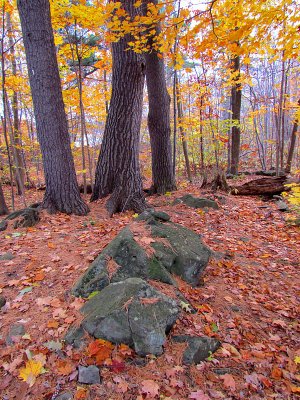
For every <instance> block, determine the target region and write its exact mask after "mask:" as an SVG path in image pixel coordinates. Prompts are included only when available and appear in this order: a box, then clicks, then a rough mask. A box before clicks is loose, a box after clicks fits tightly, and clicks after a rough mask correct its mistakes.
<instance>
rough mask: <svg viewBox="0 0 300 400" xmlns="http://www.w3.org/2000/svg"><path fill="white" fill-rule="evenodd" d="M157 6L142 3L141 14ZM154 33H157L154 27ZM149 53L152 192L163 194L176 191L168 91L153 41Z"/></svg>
mask: <svg viewBox="0 0 300 400" xmlns="http://www.w3.org/2000/svg"><path fill="white" fill-rule="evenodd" d="M151 3H152V4H157V3H158V1H157V0H144V2H143V13H144V14H146V12H147V4H151ZM155 30H156V34H158V33H159V32H160V27H159V25H157V26H156V29H155ZM148 45H149V51H148V52H147V53H146V54H145V61H146V82H147V90H148V101H149V114H148V129H149V135H150V143H151V154H152V180H153V186H152V192H153V193H159V194H164V193H166V192H169V191H172V190H176V184H175V177H174V174H173V168H172V148H171V126H170V101H171V99H170V96H169V94H168V91H167V85H166V78H165V66H164V60H163V58H162V55H161V54H158V52H157V51H156V50H155V49H154V48H153V38H150V39H149V43H148Z"/></svg>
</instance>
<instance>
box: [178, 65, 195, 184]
mask: <svg viewBox="0 0 300 400" xmlns="http://www.w3.org/2000/svg"><path fill="white" fill-rule="evenodd" d="M174 74H175V82H176V104H177V114H178V123H179V132H180V139H181V142H182V150H183V156H184V161H185V168H186V173H187V177H188V180H189V181H190V182H192V174H191V167H190V160H189V152H188V144H187V140H186V132H185V131H184V129H183V127H182V120H183V108H182V101H181V95H180V90H179V84H180V82H179V79H178V74H177V71H176V70H175V71H174Z"/></svg>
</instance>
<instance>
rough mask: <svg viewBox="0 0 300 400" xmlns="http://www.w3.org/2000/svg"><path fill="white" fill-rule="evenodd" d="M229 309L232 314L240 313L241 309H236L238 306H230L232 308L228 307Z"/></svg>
mask: <svg viewBox="0 0 300 400" xmlns="http://www.w3.org/2000/svg"><path fill="white" fill-rule="evenodd" d="M230 308H231V309H232V311H234V312H238V311H241V309H240V307H238V306H236V305H234V304H233V305H232V306H230Z"/></svg>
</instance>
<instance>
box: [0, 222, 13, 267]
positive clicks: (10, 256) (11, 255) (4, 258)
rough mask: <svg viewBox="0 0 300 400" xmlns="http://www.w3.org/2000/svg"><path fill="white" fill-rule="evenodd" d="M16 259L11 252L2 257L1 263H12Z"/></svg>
mask: <svg viewBox="0 0 300 400" xmlns="http://www.w3.org/2000/svg"><path fill="white" fill-rule="evenodd" d="M0 230H1V229H0ZM14 258H15V256H14V255H13V254H12V253H11V252H8V253H3V254H1V255H0V261H10V260H13V259H14Z"/></svg>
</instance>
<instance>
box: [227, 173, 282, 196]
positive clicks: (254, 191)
mask: <svg viewBox="0 0 300 400" xmlns="http://www.w3.org/2000/svg"><path fill="white" fill-rule="evenodd" d="M286 180H287V178H286V176H280V177H274V178H260V179H254V180H252V181H249V182H247V183H244V184H243V185H241V186H235V187H231V188H230V189H231V192H232V194H235V195H261V194H265V195H274V194H280V193H281V192H283V191H284V190H286V188H285V186H284V184H285V183H286Z"/></svg>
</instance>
